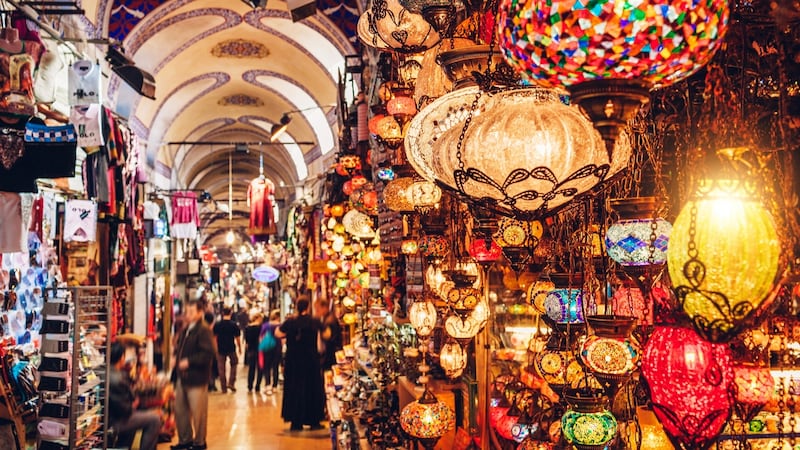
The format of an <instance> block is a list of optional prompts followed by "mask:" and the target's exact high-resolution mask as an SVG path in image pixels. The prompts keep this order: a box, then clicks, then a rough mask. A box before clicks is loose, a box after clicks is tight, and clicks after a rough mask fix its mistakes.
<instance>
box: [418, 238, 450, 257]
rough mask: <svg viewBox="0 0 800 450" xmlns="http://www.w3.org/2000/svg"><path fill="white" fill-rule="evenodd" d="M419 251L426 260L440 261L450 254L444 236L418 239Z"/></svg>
mask: <svg viewBox="0 0 800 450" xmlns="http://www.w3.org/2000/svg"><path fill="white" fill-rule="evenodd" d="M419 251H420V252H421V253H422V256H425V257H426V258H428V259H431V260H434V261H437V260H438V261H441V260H442V259H444V258H445V257H446V256H447V255H448V254H449V253H450V246H449V245H448V243H447V239H446V238H445V237H444V236H440V235H435V234H430V235H425V236H422V237H421V238H420V239H419Z"/></svg>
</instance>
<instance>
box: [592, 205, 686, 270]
mask: <svg viewBox="0 0 800 450" xmlns="http://www.w3.org/2000/svg"><path fill="white" fill-rule="evenodd" d="M655 207H656V204H655V198H654V197H637V198H625V199H615V200H611V208H612V209H613V210H614V211H617V213H618V214H619V220H617V221H616V222H614V223H613V224H611V226H610V227H608V230H607V231H606V239H605V242H606V251H607V252H608V257H609V258H611V259H612V260H614V261H616V262H617V263H618V264H620V265H621V266H622V267H623V268H628V267H641V266H659V265H662V264H664V263H666V262H667V243H668V242H669V234H670V232H671V231H672V225H671V224H670V223H669V222H667V221H666V220H664V219H662V218H660V217H654V216H653V215H654V211H655Z"/></svg>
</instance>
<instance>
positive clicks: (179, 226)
mask: <svg viewBox="0 0 800 450" xmlns="http://www.w3.org/2000/svg"><path fill="white" fill-rule="evenodd" d="M198 226H200V214H199V212H198V210H197V195H196V194H195V193H194V192H190V191H187V192H176V193H175V194H174V195H173V196H172V221H171V222H170V227H171V232H172V234H171V236H172V237H174V238H177V239H195V238H196V237H197V227H198Z"/></svg>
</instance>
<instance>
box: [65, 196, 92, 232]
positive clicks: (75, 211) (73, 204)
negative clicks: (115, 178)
mask: <svg viewBox="0 0 800 450" xmlns="http://www.w3.org/2000/svg"><path fill="white" fill-rule="evenodd" d="M96 237H97V204H96V203H95V202H93V201H91V200H67V205H66V208H65V210H64V242H94V240H95V238H96Z"/></svg>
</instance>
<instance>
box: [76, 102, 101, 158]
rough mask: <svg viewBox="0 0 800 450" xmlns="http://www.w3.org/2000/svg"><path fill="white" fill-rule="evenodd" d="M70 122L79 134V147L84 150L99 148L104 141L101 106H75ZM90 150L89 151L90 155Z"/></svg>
mask: <svg viewBox="0 0 800 450" xmlns="http://www.w3.org/2000/svg"><path fill="white" fill-rule="evenodd" d="M69 121H70V122H71V123H72V125H74V126H75V131H76V132H77V133H78V145H79V146H81V147H83V148H89V149H91V148H93V147H99V146H101V145H104V144H105V141H104V139H103V107H102V106H100V105H81V106H73V107H72V108H71V109H70V114H69ZM89 152H90V150H87V153H89Z"/></svg>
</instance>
